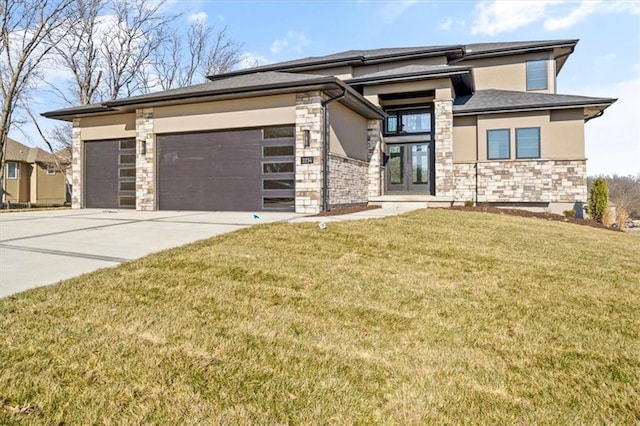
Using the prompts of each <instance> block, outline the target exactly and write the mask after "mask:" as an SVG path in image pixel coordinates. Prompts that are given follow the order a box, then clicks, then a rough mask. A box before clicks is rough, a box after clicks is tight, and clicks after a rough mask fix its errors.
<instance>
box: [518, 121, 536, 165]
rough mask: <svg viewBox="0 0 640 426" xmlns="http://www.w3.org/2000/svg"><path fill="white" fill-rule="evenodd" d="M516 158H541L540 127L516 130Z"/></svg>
mask: <svg viewBox="0 0 640 426" xmlns="http://www.w3.org/2000/svg"><path fill="white" fill-rule="evenodd" d="M516 158H540V127H523V128H518V129H516Z"/></svg>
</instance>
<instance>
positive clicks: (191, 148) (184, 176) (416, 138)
mask: <svg viewBox="0 0 640 426" xmlns="http://www.w3.org/2000/svg"><path fill="white" fill-rule="evenodd" d="M577 42H578V41H577V40H552V41H532V42H514V43H483V44H470V45H451V46H435V47H409V48H396V49H376V50H358V51H347V52H342V53H337V54H334V55H328V56H323V57H312V58H306V59H300V60H295V61H290V62H283V63H279V64H270V65H265V66H261V67H257V68H252V69H246V70H239V71H233V72H230V73H227V74H222V75H216V76H211V77H209V79H210V80H211V81H210V82H208V83H204V84H200V85H195V86H189V87H185V88H181V89H175V90H169V91H165V92H159V93H152V94H148V95H142V96H135V97H130V98H125V99H118V100H115V101H108V102H104V103H101V104H93V105H87V106H82V107H75V108H68V109H64V110H57V111H52V112H48V113H45V114H44V116H45V117H50V118H56V119H61V120H67V121H71V122H73V126H74V132H73V135H74V139H73V165H72V169H73V200H72V201H73V207H75V208H81V207H100V208H105V207H107V208H118V207H132V208H133V207H135V208H137V209H138V210H157V209H160V210H163V209H169V210H173V209H183V210H243V211H255V210H263V209H264V210H295V211H296V212H300V213H317V212H319V211H321V210H327V209H331V208H335V207H339V206H344V205H357V204H366V203H368V202H376V203H380V202H385V201H416V200H417V201H419V202H421V203H426V204H429V205H452V204H462V203H464V202H465V201H467V200H473V201H474V202H476V203H490V204H492V205H498V206H511V207H525V208H531V209H544V210H550V211H556V212H561V211H562V210H565V209H575V210H576V211H582V208H579V207H580V205H581V204H582V203H584V202H585V201H586V199H587V191H586V158H585V150H584V123H585V122H586V121H588V120H590V119H592V118H595V117H598V116H599V115H601V114H602V113H603V111H604V110H605V109H606V108H607V107H608V106H609V105H611V104H612V103H613V102H615V99H609V98H592V97H585V96H573V95H559V94H556V76H557V74H558V73H559V72H560V70H561V69H562V67H563V65H564V64H565V61H566V60H567V59H568V57H569V55H570V54H571V53H572V52H573V50H574V47H575V45H576V44H577Z"/></svg>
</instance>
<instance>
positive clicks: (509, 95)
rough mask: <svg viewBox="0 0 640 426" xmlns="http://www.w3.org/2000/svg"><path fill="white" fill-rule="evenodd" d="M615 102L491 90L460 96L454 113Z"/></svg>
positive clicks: (612, 100)
mask: <svg viewBox="0 0 640 426" xmlns="http://www.w3.org/2000/svg"><path fill="white" fill-rule="evenodd" d="M615 101H616V99H612V98H592V97H588V96H574V95H557V94H552V93H532V92H514V91H510V90H496V89H489V90H478V91H477V92H475V93H474V94H472V95H469V96H458V97H457V98H456V99H455V101H454V103H453V113H454V114H456V115H463V114H473V113H478V112H485V113H491V112H504V111H512V110H532V109H544V108H554V107H571V106H575V107H581V106H596V105H603V106H605V105H606V106H608V105H611V104H612V103H614V102H615Z"/></svg>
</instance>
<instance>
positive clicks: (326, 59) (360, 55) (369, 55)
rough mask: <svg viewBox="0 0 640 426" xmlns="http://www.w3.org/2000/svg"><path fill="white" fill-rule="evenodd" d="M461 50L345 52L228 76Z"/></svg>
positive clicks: (455, 47)
mask: <svg viewBox="0 0 640 426" xmlns="http://www.w3.org/2000/svg"><path fill="white" fill-rule="evenodd" d="M455 50H460V51H462V45H443V46H414V47H391V48H382V49H367V50H347V51H344V52H338V53H333V54H330V55H325V56H309V57H307V58H302V59H295V60H292V61H285V62H278V63H275V64H267V65H261V66H259V67H255V68H247V69H243V70H237V71H232V72H230V73H228V75H238V74H247V73H252V72H258V71H274V70H290V69H293V68H302V67H310V66H313V65H327V64H333V63H336V65H339V64H340V63H353V64H364V63H365V62H370V61H376V60H381V59H383V58H387V57H398V56H409V55H417V54H425V55H428V54H432V53H441V54H443V55H444V54H446V53H447V52H451V51H455ZM224 76H225V74H219V75H212V76H209V79H211V80H217V79H219V78H223V77H224Z"/></svg>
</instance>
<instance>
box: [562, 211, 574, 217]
mask: <svg viewBox="0 0 640 426" xmlns="http://www.w3.org/2000/svg"><path fill="white" fill-rule="evenodd" d="M562 214H563V215H564V217H576V211H575V210H565V211H563V212H562Z"/></svg>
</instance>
